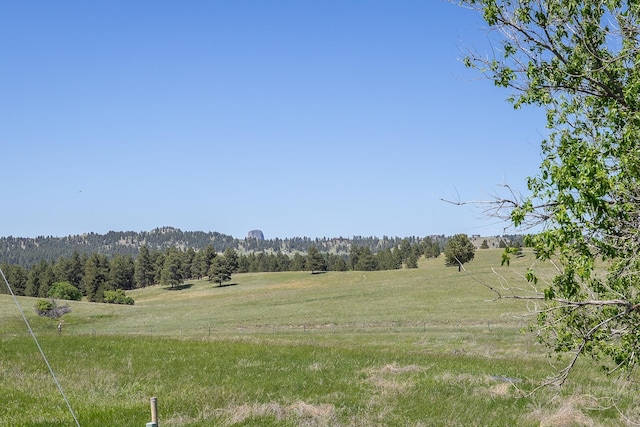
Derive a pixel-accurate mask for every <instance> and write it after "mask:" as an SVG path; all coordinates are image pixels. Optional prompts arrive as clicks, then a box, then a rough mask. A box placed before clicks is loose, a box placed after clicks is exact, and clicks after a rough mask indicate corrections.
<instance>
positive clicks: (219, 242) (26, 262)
mask: <svg viewBox="0 0 640 427" xmlns="http://www.w3.org/2000/svg"><path fill="white" fill-rule="evenodd" d="M430 238H431V239H432V240H434V241H436V242H438V243H439V244H440V246H441V247H444V244H445V243H446V240H447V239H446V237H445V236H444V235H438V236H431V237H430ZM404 239H408V240H409V242H410V243H411V244H415V243H418V242H420V241H421V240H422V239H421V238H419V237H406V238H400V237H389V236H383V237H363V236H353V237H351V238H345V237H335V238H326V237H323V238H309V237H293V238H284V239H280V238H277V237H276V238H273V239H270V240H258V239H254V238H246V239H237V238H234V237H232V236H229V235H225V234H221V233H217V232H202V231H181V230H179V229H177V228H173V227H161V228H156V229H154V230H152V231H142V232H133V231H118V232H116V231H110V232H108V233H106V234H97V233H87V234H81V235H74V236H66V237H53V236H39V237H36V238H25V237H13V236H9V237H0V263H5V264H15V265H21V266H22V267H25V268H32V267H33V266H35V265H36V264H38V263H39V262H40V261H41V260H43V259H44V260H47V261H48V262H50V263H53V262H57V260H58V259H60V257H71V256H72V255H73V253H74V252H78V253H79V254H86V255H89V256H90V255H92V254H93V253H100V254H105V255H107V256H108V257H109V258H111V257H113V256H114V255H116V254H120V255H125V256H126V255H129V256H131V257H133V258H136V257H137V256H138V255H139V253H140V250H141V248H142V247H143V246H146V247H147V248H148V249H149V250H158V251H165V250H167V249H168V248H172V247H176V248H179V249H181V250H183V251H186V250H187V249H188V248H194V249H195V250H196V251H199V250H203V249H204V248H206V247H207V246H212V247H213V248H214V249H215V250H216V252H219V253H222V252H224V251H225V250H226V249H228V248H232V249H235V250H236V251H238V252H240V253H250V252H256V253H257V252H267V253H270V252H273V253H277V252H282V253H284V254H288V255H289V256H293V255H294V254H295V253H297V252H304V253H307V252H308V251H309V249H310V248H311V247H312V246H313V247H316V248H317V249H318V250H319V251H320V252H332V253H337V254H343V255H344V254H348V252H349V248H350V247H351V245H354V244H355V245H358V246H366V247H368V248H369V249H370V250H371V251H372V252H374V253H377V252H378V251H381V250H384V249H391V248H394V247H396V246H398V245H399V244H400V242H401V241H402V240H404Z"/></svg>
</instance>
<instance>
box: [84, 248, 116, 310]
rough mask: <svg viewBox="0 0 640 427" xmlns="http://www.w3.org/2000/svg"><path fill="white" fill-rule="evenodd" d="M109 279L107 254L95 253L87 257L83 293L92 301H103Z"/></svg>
mask: <svg viewBox="0 0 640 427" xmlns="http://www.w3.org/2000/svg"><path fill="white" fill-rule="evenodd" d="M108 280H109V259H108V258H107V256H106V255H102V254H99V253H97V252H96V253H93V254H91V256H90V257H89V259H87V261H86V263H85V267H84V277H83V278H82V289H81V290H82V293H83V294H84V295H85V296H86V297H87V299H88V300H89V301H92V302H102V298H103V293H104V291H105V288H106V283H107V281H108Z"/></svg>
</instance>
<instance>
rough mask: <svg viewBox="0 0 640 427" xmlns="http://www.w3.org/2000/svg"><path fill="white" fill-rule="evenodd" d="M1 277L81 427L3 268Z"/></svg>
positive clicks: (78, 423) (0, 271)
mask: <svg viewBox="0 0 640 427" xmlns="http://www.w3.org/2000/svg"><path fill="white" fill-rule="evenodd" d="M0 275H2V278H3V279H4V283H6V284H7V288H9V293H10V294H11V296H12V297H13V301H14V302H15V303H16V306H17V307H18V310H19V311H20V314H21V315H22V319H23V320H24V323H26V324H27V328H28V329H29V334H30V335H31V337H32V338H33V340H34V341H35V343H36V346H37V347H38V350H39V351H40V354H41V355H42V358H43V359H44V363H46V365H47V368H49V372H51V376H52V377H53V381H54V382H55V383H56V386H57V387H58V391H59V392H60V394H61V395H62V398H63V399H64V401H65V403H66V404H67V408H69V412H71V416H72V417H73V419H74V421H75V422H76V425H77V426H78V427H80V422H79V421H78V418H76V414H75V413H74V412H73V409H72V408H71V404H70V403H69V399H67V396H66V395H65V394H64V391H63V390H62V386H61V385H60V383H59V382H58V378H56V374H55V373H54V372H53V368H51V365H50V364H49V361H48V360H47V356H45V354H44V351H42V347H40V343H39V342H38V339H37V338H36V334H34V333H33V330H32V329H31V325H29V321H28V320H27V316H25V315H24V311H22V307H20V304H18V299H17V298H16V296H15V294H14V293H13V290H12V289H11V285H9V281H8V280H7V278H6V276H5V275H4V272H3V271H2V269H1V268H0Z"/></svg>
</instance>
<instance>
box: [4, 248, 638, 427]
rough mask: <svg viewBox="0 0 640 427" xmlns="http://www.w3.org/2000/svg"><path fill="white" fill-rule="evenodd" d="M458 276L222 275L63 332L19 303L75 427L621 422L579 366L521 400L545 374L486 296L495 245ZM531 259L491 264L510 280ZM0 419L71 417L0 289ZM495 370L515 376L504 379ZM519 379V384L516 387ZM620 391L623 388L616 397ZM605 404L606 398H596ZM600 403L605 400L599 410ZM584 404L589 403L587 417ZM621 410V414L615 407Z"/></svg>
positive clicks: (78, 314) (626, 400)
mask: <svg viewBox="0 0 640 427" xmlns="http://www.w3.org/2000/svg"><path fill="white" fill-rule="evenodd" d="M476 258H477V259H476V260H474V261H473V262H471V263H470V264H469V265H468V266H467V270H468V272H469V274H464V273H458V272H457V269H455V268H446V267H444V266H443V265H442V264H443V262H442V260H423V261H422V262H421V264H420V268H419V269H417V270H400V271H390V272H370V273H363V272H344V273H337V272H336V273H334V272H330V273H326V274H315V275H311V274H309V273H305V272H291V273H268V274H264V273H263V274H244V275H234V277H233V281H232V282H233V284H234V285H232V286H224V287H216V286H214V285H212V284H211V283H209V282H193V284H192V286H190V287H188V288H184V289H182V290H169V289H165V288H162V287H151V288H147V289H142V290H138V291H134V292H130V293H129V294H130V295H132V296H133V297H134V299H135V300H136V304H135V305H134V306H112V305H104V304H92V303H87V302H70V303H69V304H70V306H71V307H72V309H73V311H72V312H71V313H69V314H67V315H65V324H64V327H63V334H62V336H57V334H56V322H54V321H51V320H49V319H42V318H38V317H37V316H35V314H34V312H33V306H34V305H35V301H36V300H35V299H30V298H19V302H20V304H21V306H22V307H23V309H24V310H25V312H26V314H27V316H28V318H29V320H30V323H31V324H32V327H33V329H34V331H35V332H36V335H37V336H38V337H39V340H40V343H41V345H42V348H43V350H44V351H45V353H46V354H47V357H48V359H49V361H50V362H51V365H52V367H53V369H54V371H55V372H56V375H57V377H58V379H59V380H60V383H61V384H62V387H63V389H64V390H65V393H66V394H67V396H68V398H69V400H70V402H71V405H72V407H73V408H74V411H75V412H76V413H77V415H78V418H79V421H80V423H81V425H83V426H99V425H105V426H106V425H108V426H123V427H124V426H127V427H129V426H138V425H139V426H144V425H145V423H146V422H148V421H149V420H150V413H149V398H150V397H151V396H157V397H158V402H159V413H160V414H159V415H160V424H161V425H162V426H212V425H216V426H217V425H238V426H264V425H278V426H298V425H331V426H339V425H340V426H350V425H358V426H368V425H385V426H386V425H397V426H423V425H424V426H426V425H445V426H446V425H450V426H458V425H460V426H462V425H465V426H467V425H505V426H506V425H541V424H543V425H585V424H589V423H591V424H593V425H624V423H625V418H624V416H628V417H631V418H634V417H635V419H636V420H637V419H638V415H640V414H638V411H637V410H636V409H635V408H636V407H637V406H638V405H637V401H635V400H634V399H636V398H635V395H636V394H637V393H635V392H627V393H624V394H622V395H621V393H619V389H620V388H621V387H622V383H618V382H615V379H614V378H608V377H606V376H605V375H604V374H603V373H602V372H601V371H600V370H598V369H597V366H596V365H595V364H594V363H591V362H590V361H584V362H582V363H581V364H580V365H579V366H578V367H577V369H576V371H575V375H574V377H573V378H572V380H571V381H570V382H569V383H568V384H567V385H565V387H563V388H562V389H557V388H546V389H543V390H541V391H540V392H538V393H537V394H535V395H534V396H533V397H529V398H521V397H520V394H519V391H518V388H521V389H523V390H530V389H531V388H532V387H534V386H535V385H536V384H537V381H538V380H540V379H542V378H544V377H545V376H546V375H547V374H549V373H551V372H552V371H553V368H552V366H551V365H550V362H554V361H555V360H554V359H552V360H549V359H548V358H547V357H546V356H545V352H544V349H542V348H540V347H539V346H538V345H537V344H536V341H535V339H534V338H533V337H531V336H530V335H527V334H525V333H522V332H521V329H522V327H523V326H524V323H523V320H522V319H521V318H520V317H519V316H518V315H519V314H521V313H523V312H525V311H526V307H525V306H524V305H523V304H522V303H519V302H517V301H506V300H503V301H490V300H491V299H492V298H493V295H492V293H491V292H490V291H488V290H487V289H486V288H485V287H483V286H482V285H480V284H479V283H478V281H486V282H487V283H491V284H493V285H495V284H496V283H497V282H498V276H497V275H496V273H494V272H493V271H492V267H495V266H499V260H500V252H499V251H497V250H486V251H479V252H478V253H477V255H476ZM530 263H531V259H528V258H526V257H525V258H521V259H517V260H514V262H513V263H512V265H511V267H510V268H504V267H503V268H500V267H496V272H497V273H499V274H501V275H503V276H504V277H505V279H507V280H509V281H510V282H511V283H515V281H517V280H520V279H519V278H518V276H519V274H521V273H523V272H524V271H525V269H526V267H527V266H528V265H529V264H530ZM0 344H1V347H0V426H70V425H74V423H73V419H72V418H71V415H70V414H69V411H68V410H67V408H66V405H65V404H64V401H63V400H62V398H61V397H60V395H59V393H58V392H57V389H56V387H55V384H54V383H53V380H52V378H51V376H50V375H49V373H48V370H47V368H46V366H45V364H44V362H43V361H42V359H41V357H40V355H39V353H38V351H37V348H36V346H35V344H34V342H33V340H31V338H30V337H29V336H28V335H27V333H26V327H25V325H24V324H23V323H22V319H21V317H20V315H19V313H18V310H17V308H16V307H15V305H14V303H13V300H12V299H11V298H9V297H8V296H4V295H3V296H0ZM504 378H512V379H517V382H516V383H515V386H514V384H512V383H509V382H507V381H505V380H504ZM516 386H517V387H516ZM620 395H621V396H620ZM609 397H611V398H614V397H615V398H616V399H617V400H615V403H616V407H612V406H611V403H612V402H611V401H610V400H606V398H609ZM603 407H609V409H602V408H603ZM593 408H600V409H599V410H594V409H593ZM621 414H623V415H624V416H623V415H621Z"/></svg>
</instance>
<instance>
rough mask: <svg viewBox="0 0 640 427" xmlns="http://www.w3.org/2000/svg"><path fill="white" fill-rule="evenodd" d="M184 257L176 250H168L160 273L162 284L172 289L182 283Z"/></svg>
mask: <svg viewBox="0 0 640 427" xmlns="http://www.w3.org/2000/svg"><path fill="white" fill-rule="evenodd" d="M181 261H182V256H181V255H180V252H178V250H177V249H176V248H168V249H167V251H166V254H165V257H164V264H163V266H162V270H161V273H160V284H161V285H162V286H169V287H171V288H175V287H177V286H178V285H179V284H180V283H182V265H181Z"/></svg>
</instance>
